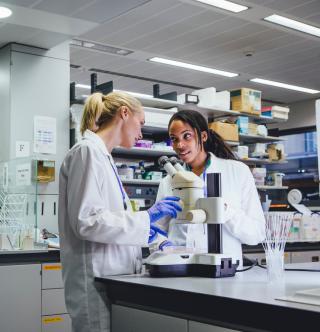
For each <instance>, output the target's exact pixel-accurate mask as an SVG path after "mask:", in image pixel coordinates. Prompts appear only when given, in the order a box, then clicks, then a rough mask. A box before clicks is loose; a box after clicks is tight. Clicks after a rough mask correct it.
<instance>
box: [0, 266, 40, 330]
mask: <svg viewBox="0 0 320 332" xmlns="http://www.w3.org/2000/svg"><path fill="white" fill-rule="evenodd" d="M0 308H1V309H0V330H1V332H18V331H23V332H41V314H40V313H41V265H40V264H26V265H23V264H21V265H2V266H0Z"/></svg>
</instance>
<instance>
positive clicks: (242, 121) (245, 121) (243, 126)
mask: <svg viewBox="0 0 320 332" xmlns="http://www.w3.org/2000/svg"><path fill="white" fill-rule="evenodd" d="M237 125H238V128H239V134H243V135H248V127H249V118H248V117H247V116H238V119H237Z"/></svg>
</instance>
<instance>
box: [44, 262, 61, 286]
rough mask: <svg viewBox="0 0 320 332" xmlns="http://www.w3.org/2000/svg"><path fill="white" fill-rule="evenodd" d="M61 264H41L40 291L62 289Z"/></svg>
mask: <svg viewBox="0 0 320 332" xmlns="http://www.w3.org/2000/svg"><path fill="white" fill-rule="evenodd" d="M61 272H62V271H61V263H48V264H42V270H41V274H42V289H51V288H63V287H64V286H63V280H62V273H61Z"/></svg>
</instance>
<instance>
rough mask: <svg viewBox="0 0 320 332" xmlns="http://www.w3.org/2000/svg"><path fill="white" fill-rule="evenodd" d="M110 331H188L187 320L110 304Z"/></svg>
mask: <svg viewBox="0 0 320 332" xmlns="http://www.w3.org/2000/svg"><path fill="white" fill-rule="evenodd" d="M111 331H112V332H150V331H152V332H163V331H174V332H188V321H187V320H185V319H181V318H176V317H171V316H166V315H162V314H157V313H153V312H149V311H144V310H138V309H133V308H129V307H124V306H120V305H112V330H111Z"/></svg>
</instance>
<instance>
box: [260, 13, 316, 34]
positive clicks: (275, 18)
mask: <svg viewBox="0 0 320 332" xmlns="http://www.w3.org/2000/svg"><path fill="white" fill-rule="evenodd" d="M264 20H265V21H268V22H272V23H276V24H279V25H282V26H285V27H287V28H290V29H294V30H298V31H301V32H304V33H307V34H309V35H313V36H316V37H320V29H319V28H317V27H315V26H312V25H309V24H305V23H302V22H299V21H296V20H292V19H290V18H287V17H284V16H281V15H275V14H274V15H271V16H268V17H265V18H264Z"/></svg>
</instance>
